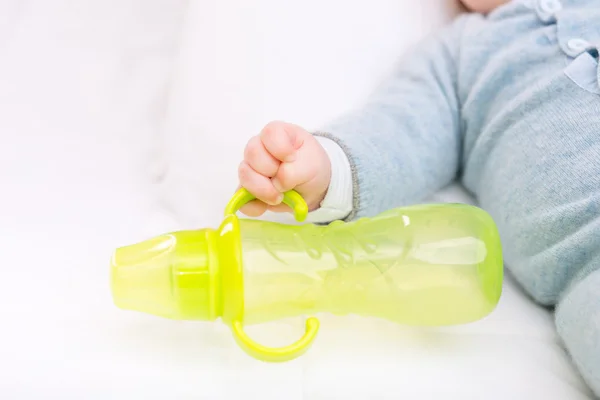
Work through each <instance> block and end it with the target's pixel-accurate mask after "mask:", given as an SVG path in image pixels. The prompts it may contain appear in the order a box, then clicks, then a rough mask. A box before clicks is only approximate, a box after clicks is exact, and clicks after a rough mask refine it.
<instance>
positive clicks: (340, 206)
mask: <svg viewBox="0 0 600 400" xmlns="http://www.w3.org/2000/svg"><path fill="white" fill-rule="evenodd" d="M315 137H316V139H317V141H318V142H319V143H320V144H321V146H322V147H323V149H324V150H325V152H326V153H327V156H328V157H329V163H330V166H331V170H330V179H329V183H328V185H327V188H326V190H325V191H324V192H323V194H322V196H321V199H320V200H319V202H318V204H317V205H316V209H314V211H312V212H310V213H309V219H310V220H311V221H312V222H331V221H333V220H337V219H344V218H345V217H346V216H348V214H350V212H351V211H352V195H353V193H352V171H351V169H350V162H349V161H348V157H347V156H346V154H345V153H344V151H343V150H342V148H341V147H340V146H339V145H338V144H337V143H336V142H334V141H333V140H331V139H328V138H325V137H322V136H315ZM313 208H314V207H313Z"/></svg>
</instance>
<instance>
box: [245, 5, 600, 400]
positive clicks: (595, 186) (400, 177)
mask: <svg viewBox="0 0 600 400" xmlns="http://www.w3.org/2000/svg"><path fill="white" fill-rule="evenodd" d="M464 3H465V5H466V6H467V7H468V8H470V9H471V10H472V11H474V12H473V13H468V14H465V15H463V16H461V17H459V18H458V19H457V20H456V21H455V22H454V23H452V24H451V25H450V26H448V27H446V28H445V29H444V30H443V31H442V32H441V33H440V34H439V35H437V36H435V37H433V38H431V39H429V41H428V42H427V43H424V44H422V45H421V46H420V47H419V48H418V49H416V50H415V51H413V52H412V53H411V54H408V55H407V56H406V59H405V60H404V62H403V63H402V65H401V66H400V67H398V68H397V69H396V70H395V71H394V73H393V74H392V76H391V77H389V78H388V79H387V80H386V81H385V82H384V83H383V84H382V85H381V87H379V88H378V89H377V90H376V91H375V93H373V95H372V96H371V97H370V98H369V99H368V101H367V102H366V104H365V105H364V106H362V107H361V108H359V109H357V110H354V111H353V112H350V113H348V114H347V115H343V116H341V117H339V118H338V119H336V120H334V121H332V122H331V123H330V124H328V126H325V127H323V129H322V130H320V131H319V132H307V131H306V130H304V129H302V128H301V127H300V126H297V125H292V124H288V123H283V122H273V123H270V124H268V125H267V126H266V127H265V128H264V129H263V130H262V132H261V133H260V134H259V135H258V136H256V137H254V138H252V139H251V140H250V141H249V143H248V145H247V147H246V149H245V153H244V160H243V162H242V163H241V164H240V167H239V179H240V185H241V186H243V187H245V188H247V189H248V190H249V191H250V192H251V193H253V194H254V195H255V196H256V197H257V199H259V200H255V201H254V202H251V203H249V204H247V205H246V206H245V207H244V208H243V209H242V212H244V213H245V214H246V215H249V216H258V215H261V214H262V213H264V212H265V211H266V210H267V209H270V210H273V211H289V209H288V208H287V206H285V205H283V204H281V199H282V192H284V191H287V190H290V189H295V190H297V191H298V192H300V193H301V194H302V195H303V196H304V198H305V199H306V201H307V203H308V204H309V207H310V210H311V212H310V214H309V217H310V220H311V221H312V222H319V223H327V222H330V221H333V220H336V219H343V220H353V219H356V218H359V217H362V216H373V215H375V214H377V213H380V212H383V211H385V210H387V209H390V208H393V207H398V206H403V205H408V204H412V203H416V202H419V201H422V200H423V199H425V198H426V197H427V196H429V195H431V194H433V193H434V192H436V191H437V190H439V189H441V188H442V187H444V186H446V185H448V184H449V183H451V182H452V181H453V180H454V179H456V177H457V176H458V177H459V178H460V180H461V182H462V183H463V184H464V186H465V187H466V188H467V189H468V190H469V191H470V192H472V193H473V194H474V196H476V198H477V200H478V204H479V205H480V206H481V207H482V208H484V209H485V210H487V211H488V212H489V213H490V214H491V215H492V217H493V218H494V219H495V221H496V223H497V225H498V229H499V230H500V235H501V238H502V241H503V248H504V257H505V262H506V266H507V268H508V269H509V270H510V272H511V273H512V275H514V277H516V279H517V280H518V281H519V282H520V284H521V285H522V286H523V287H524V288H525V290H526V291H527V292H528V293H529V294H530V295H531V297H532V298H533V299H534V300H535V301H537V302H538V303H540V304H542V305H545V306H548V307H551V308H553V309H554V311H555V319H556V327H557V330H558V333H559V335H560V337H561V339H562V340H563V342H564V345H565V347H566V348H567V350H568V352H569V353H570V354H571V356H572V358H573V360H574V363H575V364H576V366H577V367H578V369H579V371H580V372H581V374H582V376H583V377H584V379H585V380H586V382H587V383H588V384H589V386H590V387H591V388H592V390H593V391H595V393H596V394H598V395H600V271H599V269H600V86H599V81H600V68H599V67H598V48H597V47H595V45H600V2H599V1H597V0H595V1H594V0H530V1H526V0H513V1H502V0H469V1H466V0H465V1H464Z"/></svg>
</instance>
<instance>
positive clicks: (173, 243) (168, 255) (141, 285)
mask: <svg viewBox="0 0 600 400" xmlns="http://www.w3.org/2000/svg"><path fill="white" fill-rule="evenodd" d="M211 236H212V235H211V231H210V230H198V231H180V232H175V233H169V234H165V235H161V236H158V237H155V238H152V239H149V240H145V241H142V242H139V243H135V244H131V245H128V246H124V247H120V248H118V249H116V250H115V251H114V253H113V255H112V258H111V267H110V271H111V272H110V275H111V276H110V282H111V291H112V297H113V302H114V303H115V305H116V306H117V307H119V308H121V309H125V310H132V311H138V312H142V313H147V314H153V315H156V316H161V317H165V318H171V319H193V320H212V319H214V318H215V317H216V315H215V313H216V310H215V305H216V303H215V301H214V299H215V296H216V289H217V288H216V282H217V280H216V276H215V273H216V267H217V266H216V265H209V264H211V263H210V262H209V260H210V259H211V258H212V259H214V257H211V254H210V253H211V247H212V246H210V242H211V240H210V239H211ZM213 256H214V255H213ZM213 264H216V263H215V262H213Z"/></svg>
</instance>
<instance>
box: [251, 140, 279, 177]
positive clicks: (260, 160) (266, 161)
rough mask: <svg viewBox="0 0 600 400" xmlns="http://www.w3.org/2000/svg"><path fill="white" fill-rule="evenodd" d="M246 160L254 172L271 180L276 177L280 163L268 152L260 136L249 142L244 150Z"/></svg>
mask: <svg viewBox="0 0 600 400" xmlns="http://www.w3.org/2000/svg"><path fill="white" fill-rule="evenodd" d="M244 160H245V161H246V162H247V163H248V164H250V166H251V167H252V169H253V170H255V171H256V172H258V173H259V174H262V175H264V176H268V177H269V178H271V177H273V176H275V174H276V173H277V168H279V161H277V159H275V157H273V156H272V155H271V154H270V153H269V152H268V151H267V149H266V148H265V146H264V144H263V142H262V141H261V140H260V137H259V136H254V137H253V138H252V139H250V140H249V141H248V144H247V145H246V148H245V149H244Z"/></svg>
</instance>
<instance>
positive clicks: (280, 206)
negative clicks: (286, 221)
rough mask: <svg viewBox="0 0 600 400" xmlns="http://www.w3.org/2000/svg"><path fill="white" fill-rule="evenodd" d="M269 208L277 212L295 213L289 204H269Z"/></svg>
mask: <svg viewBox="0 0 600 400" xmlns="http://www.w3.org/2000/svg"><path fill="white" fill-rule="evenodd" d="M268 210H269V211H272V212H276V213H293V212H294V210H292V209H291V207H290V206H288V205H287V204H283V203H281V204H277V205H276V206H268Z"/></svg>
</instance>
